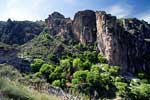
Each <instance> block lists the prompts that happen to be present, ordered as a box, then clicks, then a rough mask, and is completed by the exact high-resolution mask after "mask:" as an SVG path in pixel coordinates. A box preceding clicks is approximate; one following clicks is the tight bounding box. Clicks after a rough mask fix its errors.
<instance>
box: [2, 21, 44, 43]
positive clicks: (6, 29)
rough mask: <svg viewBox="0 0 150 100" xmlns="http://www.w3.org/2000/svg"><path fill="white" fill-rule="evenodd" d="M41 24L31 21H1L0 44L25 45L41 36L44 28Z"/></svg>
mask: <svg viewBox="0 0 150 100" xmlns="http://www.w3.org/2000/svg"><path fill="white" fill-rule="evenodd" d="M39 23H40V22H31V21H11V19H8V21H7V22H3V21H0V42H3V43H6V44H11V45H12V44H19V45H21V44H24V43H26V42H27V41H29V40H31V39H33V38H34V37H35V36H36V35H38V34H40V32H41V31H42V30H43V26H42V25H40V24H39Z"/></svg>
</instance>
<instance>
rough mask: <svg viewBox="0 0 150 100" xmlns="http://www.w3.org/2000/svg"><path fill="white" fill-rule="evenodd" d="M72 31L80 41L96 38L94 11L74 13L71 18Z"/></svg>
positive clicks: (89, 40) (92, 40)
mask: <svg viewBox="0 0 150 100" xmlns="http://www.w3.org/2000/svg"><path fill="white" fill-rule="evenodd" d="M72 29H73V33H74V35H75V37H76V38H77V39H78V40H79V41H80V42H81V43H87V42H94V41H95V40H96V15H95V12H94V11H91V10H85V11H79V12H78V13H76V14H75V16H74V20H73V26H72Z"/></svg>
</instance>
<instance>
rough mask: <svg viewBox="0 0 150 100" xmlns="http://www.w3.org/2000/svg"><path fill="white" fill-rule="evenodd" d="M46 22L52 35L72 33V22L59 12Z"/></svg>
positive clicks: (50, 16)
mask: <svg viewBox="0 0 150 100" xmlns="http://www.w3.org/2000/svg"><path fill="white" fill-rule="evenodd" d="M45 21H46V23H47V25H48V28H49V29H50V34H52V35H57V34H65V33H72V20H71V19H70V18H65V17H64V15H62V14H60V13H58V12H54V13H52V14H51V15H49V17H48V18H47V19H45Z"/></svg>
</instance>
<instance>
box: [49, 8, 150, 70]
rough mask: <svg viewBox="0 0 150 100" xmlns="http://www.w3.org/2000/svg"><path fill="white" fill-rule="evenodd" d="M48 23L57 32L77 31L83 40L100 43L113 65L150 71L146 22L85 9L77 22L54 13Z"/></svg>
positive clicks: (75, 19)
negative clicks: (118, 17)
mask: <svg viewBox="0 0 150 100" xmlns="http://www.w3.org/2000/svg"><path fill="white" fill-rule="evenodd" d="M46 22H47V23H48V27H49V28H50V29H51V31H50V33H51V34H53V35H56V34H62V33H65V34H66V33H73V34H74V37H75V39H76V40H78V41H79V42H81V43H84V44H86V43H88V42H92V43H94V42H97V46H98V49H99V51H100V52H101V53H102V54H103V55H104V56H105V57H106V59H107V60H108V62H109V64H111V65H118V66H121V67H122V71H124V72H127V71H130V72H141V71H145V72H146V71H148V70H150V42H149V41H150V24H148V23H147V22H145V21H140V20H138V19H136V18H130V19H117V18H116V17H115V16H111V15H110V14H106V13H105V12H104V11H97V12H94V11H91V10H85V11H79V12H77V13H76V14H75V16H74V19H73V21H72V20H71V19H68V18H65V17H64V16H63V15H61V14H60V13H57V12H54V13H52V14H51V15H50V16H49V18H48V19H46ZM148 73H150V72H148Z"/></svg>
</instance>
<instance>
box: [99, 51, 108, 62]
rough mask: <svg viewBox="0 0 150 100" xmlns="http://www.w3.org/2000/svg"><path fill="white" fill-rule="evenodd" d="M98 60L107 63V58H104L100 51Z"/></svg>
mask: <svg viewBox="0 0 150 100" xmlns="http://www.w3.org/2000/svg"><path fill="white" fill-rule="evenodd" d="M98 60H99V62H100V63H106V62H107V60H106V58H104V57H103V56H102V54H100V53H99V54H98Z"/></svg>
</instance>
